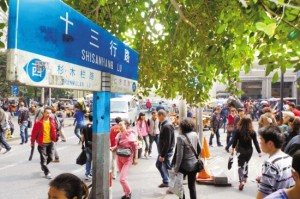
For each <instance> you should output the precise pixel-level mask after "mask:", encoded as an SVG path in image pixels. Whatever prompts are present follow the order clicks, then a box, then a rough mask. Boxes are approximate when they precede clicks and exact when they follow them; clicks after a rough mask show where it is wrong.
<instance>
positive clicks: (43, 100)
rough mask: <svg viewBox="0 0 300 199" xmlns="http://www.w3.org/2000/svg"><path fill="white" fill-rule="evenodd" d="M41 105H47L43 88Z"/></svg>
mask: <svg viewBox="0 0 300 199" xmlns="http://www.w3.org/2000/svg"><path fill="white" fill-rule="evenodd" d="M41 103H43V104H45V88H44V87H43V88H42V91H41Z"/></svg>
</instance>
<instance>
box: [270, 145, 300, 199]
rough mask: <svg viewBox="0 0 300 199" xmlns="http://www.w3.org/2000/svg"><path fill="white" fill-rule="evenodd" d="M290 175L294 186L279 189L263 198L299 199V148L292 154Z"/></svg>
mask: <svg viewBox="0 0 300 199" xmlns="http://www.w3.org/2000/svg"><path fill="white" fill-rule="evenodd" d="M292 175H293V178H294V180H295V186H293V187H292V188H289V189H279V190H278V191H276V192H274V193H272V194H270V195H268V196H267V197H265V199H299V196H300V150H299V151H297V152H296V153H295V154H294V156H293V161H292Z"/></svg>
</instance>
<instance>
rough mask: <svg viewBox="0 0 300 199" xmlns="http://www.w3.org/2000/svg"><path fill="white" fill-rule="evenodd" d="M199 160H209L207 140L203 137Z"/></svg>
mask: <svg viewBox="0 0 300 199" xmlns="http://www.w3.org/2000/svg"><path fill="white" fill-rule="evenodd" d="M201 158H206V159H209V158H211V157H210V151H209V147H208V144H207V140H206V138H205V137H204V139H203V147H202V150H201Z"/></svg>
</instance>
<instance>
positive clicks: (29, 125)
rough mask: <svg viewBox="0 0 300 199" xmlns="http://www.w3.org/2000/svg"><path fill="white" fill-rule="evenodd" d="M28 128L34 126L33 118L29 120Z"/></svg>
mask: <svg viewBox="0 0 300 199" xmlns="http://www.w3.org/2000/svg"><path fill="white" fill-rule="evenodd" d="M27 127H28V128H32V121H31V120H28V125H27Z"/></svg>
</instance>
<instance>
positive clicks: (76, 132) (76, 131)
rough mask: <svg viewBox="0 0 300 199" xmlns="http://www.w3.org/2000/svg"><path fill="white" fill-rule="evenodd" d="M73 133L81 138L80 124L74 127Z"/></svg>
mask: <svg viewBox="0 0 300 199" xmlns="http://www.w3.org/2000/svg"><path fill="white" fill-rule="evenodd" d="M74 133H75V135H76V136H77V137H78V139H79V140H81V127H80V126H76V127H75V129H74Z"/></svg>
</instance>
